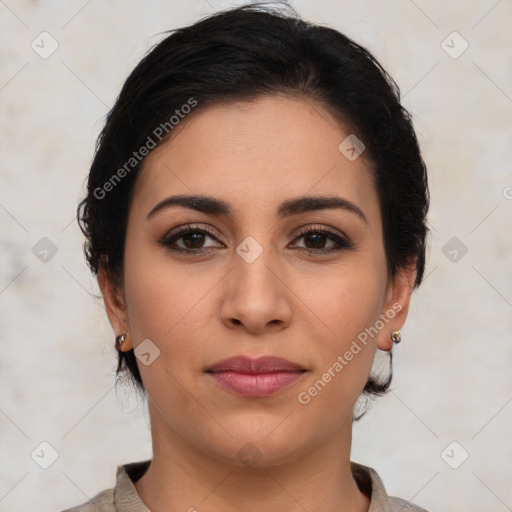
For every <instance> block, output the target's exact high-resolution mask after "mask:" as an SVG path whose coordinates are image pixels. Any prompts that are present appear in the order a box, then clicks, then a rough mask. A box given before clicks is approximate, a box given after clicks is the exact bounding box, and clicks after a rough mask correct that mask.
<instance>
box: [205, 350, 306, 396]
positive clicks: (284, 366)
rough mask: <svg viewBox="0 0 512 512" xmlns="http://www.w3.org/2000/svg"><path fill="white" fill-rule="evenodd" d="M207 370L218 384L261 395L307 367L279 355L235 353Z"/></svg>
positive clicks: (285, 383) (290, 380) (288, 382)
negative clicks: (251, 356)
mask: <svg viewBox="0 0 512 512" xmlns="http://www.w3.org/2000/svg"><path fill="white" fill-rule="evenodd" d="M206 371H207V373H208V374H210V375H211V376H212V378H213V379H215V380H216V381H217V382H218V383H219V384H220V385H221V386H223V387H225V388H227V389H230V390H231V391H234V392H235V393H237V394H239V395H243V396H247V397H261V396H268V395H271V394H273V393H276V392H277V391H280V390H281V389H284V388H287V387H288V386H290V385H292V384H293V383H295V382H296V381H297V380H299V379H300V378H301V377H302V376H303V375H304V373H306V371H307V370H306V369H305V368H303V367H302V366H300V365H299V364H297V363H294V362H292V361H288V360H287V359H283V358H281V357H275V356H262V357H259V358H257V359H252V358H250V357H246V356H236V357H231V358H229V359H224V360H222V361H219V362H218V363H216V364H214V365H212V366H211V367H209V368H208V369H207V370H206Z"/></svg>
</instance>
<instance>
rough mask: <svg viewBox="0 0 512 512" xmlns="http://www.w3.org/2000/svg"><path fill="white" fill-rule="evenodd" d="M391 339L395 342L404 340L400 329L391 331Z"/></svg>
mask: <svg viewBox="0 0 512 512" xmlns="http://www.w3.org/2000/svg"><path fill="white" fill-rule="evenodd" d="M391 340H392V341H393V343H400V342H401V341H402V335H401V334H400V331H391Z"/></svg>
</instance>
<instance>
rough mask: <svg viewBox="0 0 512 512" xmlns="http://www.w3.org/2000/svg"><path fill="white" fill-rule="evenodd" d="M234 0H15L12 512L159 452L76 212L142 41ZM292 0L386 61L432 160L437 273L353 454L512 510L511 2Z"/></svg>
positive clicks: (8, 446)
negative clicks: (128, 377)
mask: <svg viewBox="0 0 512 512" xmlns="http://www.w3.org/2000/svg"><path fill="white" fill-rule="evenodd" d="M235 3H239V2H225V1H220V0H218V1H217V0H209V1H208V2H206V1H204V0H194V1H189V2H179V1H171V0H168V1H154V2H142V1H137V0H130V1H123V2H121V1H120V0H119V1H109V2H107V1H103V2H100V1H98V0H92V1H91V0H89V1H85V0H76V1H69V0H68V1H53V2H41V1H14V0H5V1H0V16H1V24H0V34H1V50H0V51H1V71H0V102H1V117H0V122H1V126H2V136H1V155H2V158H1V159H0V169H1V173H2V177H1V179H2V182H1V183H2V186H1V189H0V190H1V191H0V237H1V244H2V245H1V249H0V254H1V258H2V266H1V274H0V303H1V304H0V305H1V311H2V315H1V324H0V325H1V338H0V340H1V347H2V351H1V354H2V355H1V357H0V377H1V387H0V511H10V510H16V511H19V512H27V511H33V510H38V511H39V512H55V511H58V510H62V509H63V508H66V507H70V506H72V505H76V504H78V503H82V502H84V501H86V500H87V499H88V498H90V497H92V496H94V495H95V494H96V493H97V492H99V491H100V490H102V489H105V488H107V487H111V486H112V485H113V484H114V475H115V468H116V466H117V465H118V464H122V463H127V462H133V461H136V460H142V459H144V458H149V457H150V456H151V446H150V436H149V429H148V418H147V414H146V412H145V410H144V406H143V404H138V403H137V400H136V399H135V395H134V394H133V393H132V392H131V391H130V389H129V388H128V389H126V390H125V391H124V390H123V388H122V387H121V388H118V390H117V392H116V389H115V388H114V368H115V363H116V354H115V351H114V348H113V333H112V331H111V329H110V326H109V324H108V322H107V319H106V316H105V313H104V310H103V309H102V307H101V306H100V305H99V304H98V302H97V300H96V298H95V294H97V293H98V288H97V284H96V282H95V280H94V279H93V278H92V277H91V275H90V273H89V271H88V269H87V267H86V265H85V261H84V258H83V256H82V253H81V244H82V237H81V233H80V231H79V229H78V226H77V224H76V222H75V220H74V213H75V208H76V205H77V202H78V201H79V199H80V198H81V196H82V194H83V190H84V189H83V183H84V179H85V177H86V174H87V172H88V166H89V165H90V162H91V158H92V155H93V149H94V143H95V138H96V137H97V135H98V133H99V130H100V129H101V127H102V122H103V119H104V116H105V114H106V113H107V111H108V109H109V108H110V107H111V106H112V105H113V102H114V100H115V98H116V96H117V94H118V93H119V91H120V88H121V85H122V83H123V81H124V79H125V78H126V77H127V75H128V73H129V72H130V71H131V69H132V68H133V67H134V66H135V64H136V63H137V62H138V61H139V59H140V58H141V56H142V55H143V53H144V52H145V51H146V50H147V49H148V48H149V47H150V46H151V45H152V44H153V43H155V42H157V41H158V40H160V39H161V37H162V36H161V35H158V34H159V33H160V32H162V31H164V30H168V29H172V28H177V27H179V26H183V25H186V24H190V23H192V22H194V21H195V20H197V19H198V18H200V17H202V16H204V15H207V14H208V13H211V12H213V11H214V10H219V9H223V8H225V7H228V6H230V5H234V4H235ZM293 5H294V6H295V7H296V8H297V9H298V11H299V13H300V14H301V15H302V16H303V17H304V18H307V19H310V20H312V21H316V22H319V23H325V24H329V25H331V26H333V27H335V28H338V29H339V30H341V31H343V32H345V33H346V34H347V35H349V36H350V37H353V38H354V39H356V40H357V41H358V42H360V43H362V44H364V45H366V46H367V47H368V48H369V49H370V50H371V51H372V52H373V53H374V54H375V55H376V56H377V57H378V58H379V60H381V62H382V63H383V64H384V66H385V67H386V68H387V69H388V71H389V72H390V73H391V74H392V76H394V78H395V79H396V81H397V82H398V84H399V85H400V87H401V90H402V93H403V102H404V104H405V106H406V107H407V108H408V109H410V110H411V112H412V113H413V116H414V122H415V126H416V129H417V132H418V137H419V139H420V143H421V146H422V148H423V152H424V157H425V160H426V162H427V165H428V166H429V169H430V185H431V193H432V208H431V213H430V227H431V230H432V238H431V246H430V251H429V260H428V265H427V270H426V279H425V282H424V284H423V285H422V287H421V288H420V289H419V290H418V291H417V292H416V294H415V297H414V299H413V303H412V308H411V312H410V317H409V320H408V322H407V324H406V327H405V329H404V331H403V338H404V341H403V343H402V344H400V345H399V346H397V347H396V348H395V377H394V382H393V390H392V392H390V393H389V394H388V395H387V396H386V397H384V398H382V399H381V400H380V401H379V402H378V403H377V404H376V405H375V406H374V408H372V410H371V411H370V412H369V413H368V415H367V416H366V417H365V418H364V419H363V420H361V421H360V422H359V423H357V424H356V425H355V428H354V441H353V454H352V456H353V460H356V461H358V462H361V463H364V464H367V465H370V466H372V467H374V468H375V469H376V470H377V471H378V472H379V474H380V475H381V477H382V479H383V481H384V484H385V485H386V487H387V489H388V492H389V493H390V494H393V495H398V496H401V497H403V498H405V499H410V500H412V501H413V502H415V503H417V504H419V505H422V506H424V507H425V508H427V509H429V510H430V511H435V510H465V511H475V512H476V511H482V510H493V511H496V512H501V511H506V510H512V487H511V485H510V483H511V482H512V437H511V435H510V433H511V432H512V428H511V427H512V403H511V402H512V344H511V333H512V279H511V277H512V265H511V262H512V236H511V234H510V233H511V232H512V230H511V225H512V172H511V162H512V140H511V138H512V137H511V129H510V127H511V114H512V66H511V63H512V32H511V31H510V26H512V2H511V1H510V0H502V1H496V0H482V1H474V2H467V1H464V0H458V1H451V2H440V1H439V2H427V1H425V0H415V1H412V0H392V1H387V2H377V1H374V2H370V1H361V0H357V1H356V0H354V1H348V0H347V1H342V0H337V1H336V0H330V1H306V0H302V1H299V0H297V1H295V2H294V3H293ZM454 31H456V32H458V34H459V35H457V34H452V33H453V32H454ZM42 32H48V34H49V36H48V35H42V36H41V35H40V34H41V33H42ZM52 40H55V41H56V43H52ZM443 41H444V43H443ZM52 44H53V45H55V44H58V47H57V49H56V51H54V53H52V54H51V55H49V56H48V55H46V54H45V52H46V53H48V52H49V51H50V50H51V49H52ZM466 44H467V45H469V46H468V48H467V49H466V50H465V51H464V52H463V53H461V52H462V50H464V48H465V46H466ZM31 45H32V46H33V47H34V49H33V47H32V46H31ZM36 50H37V51H36ZM459 54H460V55H459ZM43 56H44V57H47V58H42V57H43ZM41 239H43V240H41ZM55 251H56V252H55ZM42 442H46V443H49V445H51V447H49V446H48V445H40V443H42ZM453 442H455V443H456V444H451V443H453ZM53 450H55V451H56V452H57V454H58V457H57V459H56V460H55V461H54V462H53V463H52V464H51V465H50V466H49V467H48V468H47V469H43V468H42V467H40V466H41V465H47V464H49V463H50V462H52V461H53V459H54V458H55V457H54V455H55V453H54V451H53ZM31 454H32V456H31ZM466 455H467V459H466V460H464V459H465V457H466Z"/></svg>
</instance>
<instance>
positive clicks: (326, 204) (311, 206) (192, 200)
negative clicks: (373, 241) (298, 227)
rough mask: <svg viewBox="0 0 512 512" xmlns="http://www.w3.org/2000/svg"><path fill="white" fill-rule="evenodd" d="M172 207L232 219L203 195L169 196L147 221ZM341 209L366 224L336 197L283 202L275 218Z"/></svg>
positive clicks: (352, 207)
mask: <svg viewBox="0 0 512 512" xmlns="http://www.w3.org/2000/svg"><path fill="white" fill-rule="evenodd" d="M172 206H182V207H184V208H189V209H191V210H197V211H199V212H202V213H206V214H209V215H215V216H219V217H220V216H224V217H232V216H233V210H232V208H231V206H230V205H229V203H227V202H226V201H224V200H222V199H217V198H215V197H211V196H203V195H177V196H170V197H167V198H166V199H164V200H162V201H160V202H159V203H158V204H157V205H156V206H155V207H154V208H153V209H152V210H151V211H150V212H149V213H148V216H147V219H148V220H149V219H150V218H151V217H153V216H154V215H155V214H156V213H157V212H159V211H162V210H164V209H166V208H170V207H172ZM334 208H341V209H343V210H346V211H348V212H351V213H354V214H356V215H357V216H358V217H359V218H360V219H362V220H363V221H364V222H365V223H366V224H368V219H367V218H366V216H365V214H364V213H363V212H362V210H361V209H360V208H359V207H358V206H356V205H355V204H354V203H352V202H351V201H349V200H348V199H344V198H342V197H338V196H302V197H298V198H294V199H287V200H286V201H283V202H282V203H281V204H280V205H279V208H278V210H277V216H278V217H279V218H280V219H283V218H285V217H290V216H292V215H298V214H300V213H304V212H309V211H314V210H326V209H334Z"/></svg>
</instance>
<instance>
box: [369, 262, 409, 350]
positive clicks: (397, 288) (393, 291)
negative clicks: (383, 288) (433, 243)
mask: <svg viewBox="0 0 512 512" xmlns="http://www.w3.org/2000/svg"><path fill="white" fill-rule="evenodd" d="M415 279H416V265H415V264H413V265H410V266H408V267H404V268H401V269H399V271H398V274H397V276H396V277H395V279H394V280H390V282H389V285H388V290H387V295H386V303H385V304H384V308H383V310H382V311H381V319H383V320H384V327H383V328H382V329H381V330H380V331H379V336H378V340H377V347H378V348H379V349H380V350H384V351H386V352H389V351H390V350H391V349H392V348H393V341H392V340H391V331H399V330H400V329H401V328H402V327H403V325H404V324H405V320H406V319H407V314H408V312H409V303H410V300H411V294H412V292H413V290H414V281H415Z"/></svg>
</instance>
